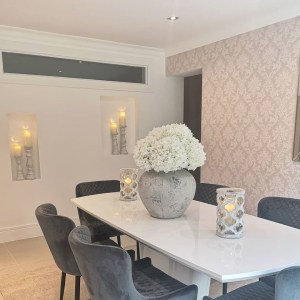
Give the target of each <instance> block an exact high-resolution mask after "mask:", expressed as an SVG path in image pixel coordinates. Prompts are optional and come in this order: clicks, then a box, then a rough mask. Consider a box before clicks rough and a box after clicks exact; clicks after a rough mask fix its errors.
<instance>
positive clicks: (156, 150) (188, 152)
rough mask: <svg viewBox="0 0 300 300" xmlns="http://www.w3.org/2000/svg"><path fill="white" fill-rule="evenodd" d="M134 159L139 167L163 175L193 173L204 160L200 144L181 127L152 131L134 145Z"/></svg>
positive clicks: (178, 125) (176, 125)
mask: <svg viewBox="0 0 300 300" xmlns="http://www.w3.org/2000/svg"><path fill="white" fill-rule="evenodd" d="M133 157H134V160H135V163H136V165H137V166H138V167H139V168H141V169H143V170H145V171H150V170H154V171H156V172H160V171H163V172H165V173H167V172H171V171H177V170H181V169H187V170H195V169H196V168H197V167H200V166H202V165H203V164H204V162H205V159H206V155H205V152H204V150H203V146H202V144H201V143H200V142H199V141H198V140H197V139H196V138H194V137H193V134H192V132H191V130H190V129H189V128H188V127H187V126H186V125H184V124H171V125H166V126H162V127H158V128H154V129H153V130H152V131H150V132H149V134H148V135H147V136H146V137H145V138H143V139H141V140H139V141H138V142H137V145H136V147H135V150H134V155H133Z"/></svg>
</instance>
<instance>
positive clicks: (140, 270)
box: [132, 257, 186, 297]
mask: <svg viewBox="0 0 300 300" xmlns="http://www.w3.org/2000/svg"><path fill="white" fill-rule="evenodd" d="M132 269H133V270H132V277H133V282H134V285H135V287H136V289H137V290H138V291H139V293H141V294H142V295H143V296H145V297H150V296H151V297H159V296H162V295H166V294H167V293H170V292H173V291H175V290H177V289H180V288H183V287H186V285H185V284H183V283H181V282H180V281H178V280H176V279H174V278H172V277H170V276H169V275H167V274H165V273H164V272H162V271H161V270H159V269H157V268H155V267H154V266H153V265H152V264H151V259H150V258H148V257H147V258H143V259H141V260H138V261H135V262H134V263H133V268H132Z"/></svg>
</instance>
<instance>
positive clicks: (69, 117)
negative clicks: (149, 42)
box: [0, 28, 183, 242]
mask: <svg viewBox="0 0 300 300" xmlns="http://www.w3.org/2000/svg"><path fill="white" fill-rule="evenodd" d="M7 30H8V29H7V28H4V29H3V30H2V31H1V28H0V49H1V50H6V51H8V50H9V51H21V50H22V48H24V51H26V52H28V53H40V54H41V53H42V54H48V55H51V54H55V55H59V53H60V55H61V56H65V57H68V56H71V57H80V58H82V59H91V58H92V57H93V56H94V57H98V59H99V60H102V61H105V60H106V59H107V57H106V56H105V55H106V54H105V53H103V51H102V50H103V48H105V49H107V53H109V55H110V57H109V59H110V61H112V60H113V55H112V53H113V54H114V55H115V57H116V60H121V61H122V62H124V63H126V62H128V63H132V62H133V61H134V60H135V56H136V60H137V61H139V62H142V61H143V60H144V61H145V62H146V64H147V65H148V67H149V72H150V74H149V75H150V77H149V81H150V84H149V86H148V87H146V88H145V89H144V90H143V88H137V87H135V86H132V85H127V86H126V84H125V85H124V84H122V85H119V86H118V85H115V84H114V85H113V86H109V85H107V83H91V82H90V81H86V82H87V83H86V85H85V82H84V80H81V81H79V80H69V79H55V80H53V79H49V80H47V78H35V77H31V76H5V75H6V74H0V75H1V76H0V190H1V197H0V201H1V209H0V212H1V213H0V242H5V241H10V240H16V239H23V238H28V237H32V236H35V235H39V234H40V231H39V227H38V226H37V222H36V219H35V215H34V210H35V208H36V207H37V206H38V205H39V204H42V203H46V202H51V203H53V204H54V205H55V206H57V208H58V211H59V213H60V214H63V215H67V216H69V217H72V218H76V217H77V211H76V209H75V207H74V205H73V204H71V202H70V198H72V197H74V196H75V192H74V191H75V186H76V184H77V183H79V182H82V181H90V180H101V179H118V175H119V169H120V168H121V167H130V166H134V162H133V159H132V156H131V155H128V156H112V155H107V154H105V152H104V151H102V148H103V145H102V144H101V142H102V140H101V130H103V128H101V124H102V123H101V119H100V116H101V112H100V97H101V96H120V97H133V98H134V99H136V110H137V111H136V114H137V120H136V121H137V124H138V126H137V136H138V138H141V137H143V136H145V135H146V134H147V132H148V131H149V130H151V129H152V128H153V127H155V126H160V125H163V124H167V123H172V122H182V118H183V81H182V79H181V78H170V77H168V78H167V77H165V57H164V53H163V52H162V51H160V50H155V49H149V48H139V47H136V46H130V45H117V44H115V43H112V44H111V45H110V44H109V43H107V42H105V43H103V47H102V48H101V43H102V42H100V41H95V40H93V41H91V40H84V39H82V38H78V39H76V38H68V37H64V36H57V35H50V34H43V33H35V32H28V33H27V32H26V31H22V32H21V33H20V32H19V31H18V30H16V31H15V30H13V34H12V31H11V29H9V30H10V32H9V33H10V34H7ZM12 37H13V38H12ZM25 37H27V38H25ZM29 37H30V39H29ZM79 44H80V47H79ZM54 46H55V50H53V49H54ZM66 47H69V48H68V51H66ZM91 48H93V50H91ZM125 48H126V51H124V49H125ZM87 49H88V50H87ZM97 49H98V50H97ZM59 51H60V52H59ZM97 51H98V52H97ZM58 52H59V53H58ZM92 52H93V55H91V53H92ZM125 52H126V55H125V54H124V53H125ZM63 53H64V54H63ZM97 53H98V55H97ZM120 58H121V59H120ZM30 77H31V78H30ZM112 88H113V89H114V90H112ZM11 113H34V114H36V116H37V120H38V142H39V154H40V169H41V179H38V180H33V181H19V182H18V181H12V179H11V164H10V152H9V151H10V150H9V136H8V118H7V114H11Z"/></svg>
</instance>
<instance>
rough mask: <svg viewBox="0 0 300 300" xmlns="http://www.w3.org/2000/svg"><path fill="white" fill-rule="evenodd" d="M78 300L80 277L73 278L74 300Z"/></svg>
mask: <svg viewBox="0 0 300 300" xmlns="http://www.w3.org/2000/svg"><path fill="white" fill-rule="evenodd" d="M79 299H80V276H75V300H79Z"/></svg>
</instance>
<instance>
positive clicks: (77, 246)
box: [69, 226, 198, 300]
mask: <svg viewBox="0 0 300 300" xmlns="http://www.w3.org/2000/svg"><path fill="white" fill-rule="evenodd" d="M69 242H70V245H71V248H72V251H73V253H74V256H75V258H76V261H77V263H78V266H79V269H80V271H81V274H82V276H83V279H84V281H85V284H86V286H87V289H88V291H89V294H90V297H91V300H150V299H157V300H158V299H161V300H196V299H197V291H198V288H197V286H195V285H190V286H186V285H185V284H183V283H181V282H179V281H177V280H175V279H174V278H172V277H170V276H168V275H167V274H165V273H163V272H162V271H160V270H159V269H157V268H155V267H154V266H153V265H152V264H151V260H150V259H149V258H143V259H141V260H138V261H134V262H133V263H132V262H131V260H130V258H129V256H128V254H127V253H126V251H124V250H123V249H121V248H117V247H112V246H105V245H101V244H91V235H90V232H89V230H88V228H87V227H86V226H79V227H77V228H75V229H73V230H72V232H71V233H70V235H69Z"/></svg>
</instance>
